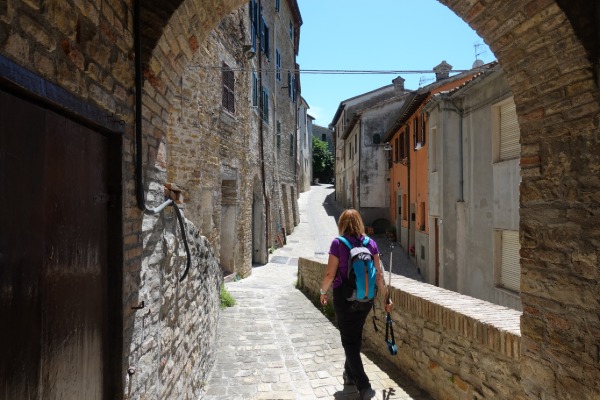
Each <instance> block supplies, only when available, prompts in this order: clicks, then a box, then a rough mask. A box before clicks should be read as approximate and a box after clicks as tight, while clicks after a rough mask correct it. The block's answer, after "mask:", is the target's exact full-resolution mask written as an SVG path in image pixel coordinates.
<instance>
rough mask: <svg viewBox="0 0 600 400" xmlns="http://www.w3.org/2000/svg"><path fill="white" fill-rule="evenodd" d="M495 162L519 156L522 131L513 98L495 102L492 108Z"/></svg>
mask: <svg viewBox="0 0 600 400" xmlns="http://www.w3.org/2000/svg"><path fill="white" fill-rule="evenodd" d="M492 132H493V139H494V141H493V149H494V152H493V155H494V162H500V161H504V160H511V159H516V158H519V157H520V155H521V145H520V143H519V139H520V136H521V131H520V129H519V122H518V120H517V109H516V106H515V102H514V100H513V98H512V97H511V98H508V99H506V100H503V101H501V102H499V103H496V104H494V106H493V108H492Z"/></svg>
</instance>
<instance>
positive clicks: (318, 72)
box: [188, 64, 483, 75]
mask: <svg viewBox="0 0 600 400" xmlns="http://www.w3.org/2000/svg"><path fill="white" fill-rule="evenodd" d="M188 69H216V70H222V69H223V66H217V65H201V64H192V65H189V66H188ZM225 69H226V70H228V71H234V72H238V71H239V72H264V73H273V74H275V73H282V72H291V73H295V74H296V73H299V74H308V75H311V74H316V75H399V74H435V73H436V71H434V70H431V69H419V70H393V69H390V70H385V69H381V70H378V69H302V68H252V67H227V68H225ZM479 70H483V68H473V69H453V70H450V71H448V72H449V73H456V74H458V73H462V72H468V71H479Z"/></svg>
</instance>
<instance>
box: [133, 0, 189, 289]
mask: <svg viewBox="0 0 600 400" xmlns="http://www.w3.org/2000/svg"><path fill="white" fill-rule="evenodd" d="M140 4H141V0H134V2H133V32H134V51H135V60H134V63H135V64H134V69H135V183H136V186H135V195H136V200H137V206H138V208H139V209H140V210H142V211H143V212H144V213H147V214H158V213H160V212H161V211H162V210H164V208H165V207H167V206H172V207H173V209H174V210H175V214H176V215H177V221H178V222H179V229H180V230H181V236H182V238H183V245H184V247H185V253H186V255H187V263H186V267H185V270H184V271H183V274H182V275H181V277H180V278H179V282H181V281H183V280H184V279H185V277H186V276H187V274H188V272H189V270H190V266H191V264H192V254H191V252H190V248H189V246H188V241H187V235H186V233H185V224H184V221H183V217H182V216H181V211H180V210H179V207H178V206H177V204H175V202H174V201H173V200H171V199H168V200H166V201H165V202H164V203H162V204H161V205H160V206H158V207H156V208H148V207H147V206H146V193H145V192H144V175H143V168H142V166H143V153H142V151H143V149H144V146H143V143H142V140H143V132H142V85H143V77H142V34H141V29H140Z"/></svg>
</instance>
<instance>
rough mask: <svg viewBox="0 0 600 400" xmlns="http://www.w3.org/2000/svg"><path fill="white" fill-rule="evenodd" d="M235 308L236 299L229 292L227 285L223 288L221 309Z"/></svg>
mask: <svg viewBox="0 0 600 400" xmlns="http://www.w3.org/2000/svg"><path fill="white" fill-rule="evenodd" d="M233 306H235V299H234V298H233V296H232V295H231V293H229V292H228V291H227V289H226V288H225V285H223V286H221V309H223V308H227V307H233Z"/></svg>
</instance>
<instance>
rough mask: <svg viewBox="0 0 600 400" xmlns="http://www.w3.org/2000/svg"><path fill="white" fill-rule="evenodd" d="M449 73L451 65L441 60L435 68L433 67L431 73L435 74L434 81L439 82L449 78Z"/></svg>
mask: <svg viewBox="0 0 600 400" xmlns="http://www.w3.org/2000/svg"><path fill="white" fill-rule="evenodd" d="M450 71H452V65H450V64H448V63H447V62H446V60H443V61H442V62H441V63H439V64H438V65H437V66H435V67H433V72H435V81H436V82H439V81H441V80H442V79H446V78H448V77H449V76H450Z"/></svg>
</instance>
